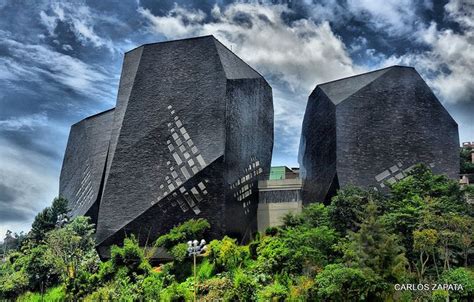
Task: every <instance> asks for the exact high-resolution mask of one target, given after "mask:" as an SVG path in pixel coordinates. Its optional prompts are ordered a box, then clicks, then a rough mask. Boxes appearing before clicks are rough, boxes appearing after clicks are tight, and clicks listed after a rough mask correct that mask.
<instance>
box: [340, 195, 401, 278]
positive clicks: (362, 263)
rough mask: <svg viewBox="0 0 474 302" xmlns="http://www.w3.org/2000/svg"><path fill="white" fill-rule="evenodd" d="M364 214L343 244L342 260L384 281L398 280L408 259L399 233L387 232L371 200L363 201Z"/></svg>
mask: <svg viewBox="0 0 474 302" xmlns="http://www.w3.org/2000/svg"><path fill="white" fill-rule="evenodd" d="M364 216H365V219H364V220H363V221H362V223H361V224H360V229H359V231H358V232H350V233H349V237H348V238H349V241H348V242H346V243H345V245H343V251H344V260H345V261H346V263H347V264H348V265H349V266H355V267H360V268H369V269H371V270H373V271H374V272H375V273H376V274H378V275H380V276H382V277H383V278H384V279H385V280H387V281H388V282H395V281H399V280H401V279H402V278H403V277H405V275H406V267H407V264H408V260H407V259H406V257H405V254H404V248H403V247H402V246H401V245H400V244H399V237H398V236H397V235H395V234H390V233H389V232H388V230H387V228H386V226H385V225H384V224H383V223H382V220H381V219H380V217H379V214H378V210H377V205H376V204H375V203H373V202H369V203H368V204H367V206H366V209H365V213H364Z"/></svg>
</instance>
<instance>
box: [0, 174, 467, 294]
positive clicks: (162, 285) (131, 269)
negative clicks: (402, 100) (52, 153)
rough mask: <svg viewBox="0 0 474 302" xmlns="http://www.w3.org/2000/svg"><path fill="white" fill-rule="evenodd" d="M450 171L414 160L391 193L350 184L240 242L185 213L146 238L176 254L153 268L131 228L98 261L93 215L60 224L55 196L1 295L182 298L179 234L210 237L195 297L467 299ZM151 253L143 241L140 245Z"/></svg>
mask: <svg viewBox="0 0 474 302" xmlns="http://www.w3.org/2000/svg"><path fill="white" fill-rule="evenodd" d="M463 190H472V189H471V188H464V189H461V188H460V187H459V185H458V184H457V182H456V181H451V180H448V179H447V178H445V177H444V176H439V175H433V174H432V173H431V171H430V170H429V169H427V168H425V167H423V166H418V167H416V168H415V169H414V170H413V171H412V172H411V174H410V176H408V177H406V178H405V179H403V180H401V181H399V182H398V183H396V184H393V185H392V187H391V193H390V195H389V196H382V195H380V194H378V193H377V192H374V191H364V190H362V189H359V188H356V187H350V188H346V189H344V190H341V191H339V192H338V194H337V196H335V197H334V198H333V199H332V202H331V204H330V205H323V204H320V203H314V204H311V205H309V206H307V207H306V208H305V209H304V210H303V212H302V213H301V214H298V215H292V214H290V215H287V216H286V217H285V218H284V225H283V226H281V227H276V228H269V229H268V230H267V231H266V232H265V234H261V235H258V234H257V235H256V236H255V239H254V241H252V242H250V243H249V244H248V245H239V243H238V242H237V241H236V240H235V239H233V238H229V237H224V238H222V239H220V240H216V239H214V240H212V239H213V238H208V237H207V236H208V235H207V231H208V230H209V228H210V225H209V223H208V222H207V221H205V220H202V219H198V220H190V221H187V222H185V223H183V224H182V225H179V226H176V227H175V228H174V229H172V230H171V231H170V232H169V233H168V234H166V235H164V236H161V237H160V238H159V239H158V240H157V241H156V243H155V246H156V247H163V248H166V249H167V250H168V251H169V252H170V254H171V255H172V256H173V258H174V260H173V261H172V262H169V263H165V264H161V265H157V266H155V267H153V266H152V265H151V264H150V262H149V258H148V257H149V255H148V253H147V252H146V251H145V250H143V249H142V248H140V247H139V246H138V244H137V241H136V239H135V238H134V237H133V236H132V237H129V238H127V239H125V241H124V243H123V245H122V246H120V247H118V246H114V247H113V248H112V250H111V259H110V260H108V261H106V262H100V261H99V259H98V257H97V254H96V253H95V251H94V247H93V225H91V224H90V222H89V220H88V219H87V218H85V217H77V218H76V219H74V220H73V221H71V222H69V223H67V224H65V225H64V226H62V227H57V226H56V225H57V224H58V222H57V221H56V220H57V219H56V218H55V217H54V215H56V214H58V213H59V214H60V213H62V212H64V211H65V208H63V207H62V206H63V204H64V201H63V200H61V199H58V200H56V201H55V203H53V206H52V207H51V208H49V209H46V210H45V211H43V212H42V213H41V214H39V215H38V217H37V219H36V220H35V223H34V224H33V225H34V226H33V229H32V231H31V233H30V234H29V235H28V236H27V238H26V239H24V240H22V242H21V243H20V244H19V245H18V247H17V248H16V249H12V250H10V252H9V253H8V256H7V257H6V262H4V263H3V264H1V268H0V297H4V298H8V299H17V300H18V301H38V300H39V299H40V296H41V292H43V295H44V299H45V301H55V300H56V301H62V300H84V301H139V300H143V301H183V300H185V301H188V300H192V298H193V286H194V285H195V284H194V282H195V280H194V278H193V272H192V259H190V257H188V256H187V251H186V248H187V245H186V242H187V241H188V240H193V239H201V238H205V239H206V240H208V241H209V240H210V242H209V243H208V245H207V246H208V249H207V251H206V253H205V254H204V255H202V256H200V257H198V265H197V280H196V285H197V288H198V299H199V301H216V300H219V301H412V300H418V301H424V300H427V301H446V300H447V298H448V297H449V299H451V300H452V301H469V300H471V301H472V298H473V297H474V271H473V267H472V265H473V255H474V251H473V249H472V247H473V242H474V216H473V214H474V208H473V206H472V205H471V204H468V203H466V201H465V192H464V191H463ZM148 252H149V251H148ZM418 283H423V284H425V283H426V284H460V285H462V287H463V290H450V291H448V290H443V289H437V290H434V291H432V290H422V291H396V290H395V284H418Z"/></svg>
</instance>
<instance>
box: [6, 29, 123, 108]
mask: <svg viewBox="0 0 474 302" xmlns="http://www.w3.org/2000/svg"><path fill="white" fill-rule="evenodd" d="M0 42H1V43H2V45H3V46H4V47H7V48H8V49H9V51H10V53H11V57H10V58H9V57H0V63H1V64H2V65H3V66H4V69H3V70H4V71H3V72H2V71H0V79H4V80H10V81H12V80H19V81H27V82H29V81H38V82H41V81H45V80H46V81H51V80H52V81H55V82H57V83H59V84H61V85H64V86H66V87H67V88H69V89H72V90H73V91H75V92H76V93H78V94H82V95H86V96H87V97H91V96H93V97H95V98H100V99H99V100H97V101H109V102H111V103H112V101H113V100H114V99H115V85H114V84H115V83H116V80H117V77H118V75H111V74H110V73H109V72H107V71H105V70H103V68H102V67H101V66H96V65H90V64H87V63H85V62H83V61H81V60H79V59H77V58H74V57H71V56H69V55H65V54H62V53H59V52H56V51H54V50H53V49H51V48H50V47H48V46H46V45H37V44H23V43H20V42H18V41H15V40H13V39H10V38H8V37H2V36H1V35H0ZM45 77H46V79H45ZM23 86H24V85H23ZM45 88H46V87H45Z"/></svg>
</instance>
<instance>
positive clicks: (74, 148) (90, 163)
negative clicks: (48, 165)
mask: <svg viewBox="0 0 474 302" xmlns="http://www.w3.org/2000/svg"><path fill="white" fill-rule="evenodd" d="M113 120H114V110H113V109H111V110H107V111H105V112H102V113H99V114H96V115H93V116H90V117H88V118H86V119H84V120H82V121H80V122H78V123H76V124H74V125H72V127H71V131H70V133H69V140H68V143H67V147H66V153H65V155H64V160H63V168H62V170H61V175H60V178H59V179H60V180H59V192H60V195H61V196H63V197H65V198H67V200H68V201H69V207H70V211H71V212H70V213H71V216H78V215H86V216H89V217H91V218H92V222H93V223H95V224H97V214H98V212H99V201H100V197H101V190H102V185H103V184H102V181H103V175H104V169H105V162H106V157H107V149H108V147H109V140H110V132H111V127H112V122H113Z"/></svg>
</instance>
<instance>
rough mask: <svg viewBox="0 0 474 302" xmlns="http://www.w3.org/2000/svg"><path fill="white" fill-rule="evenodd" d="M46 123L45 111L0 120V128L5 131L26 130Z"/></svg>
mask: <svg viewBox="0 0 474 302" xmlns="http://www.w3.org/2000/svg"><path fill="white" fill-rule="evenodd" d="M47 123H48V116H47V115H46V113H45V112H41V113H35V114H30V115H26V116H20V117H15V118H9V119H6V120H0V130H7V131H28V130H33V129H35V128H37V127H44V126H46V125H47Z"/></svg>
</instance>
